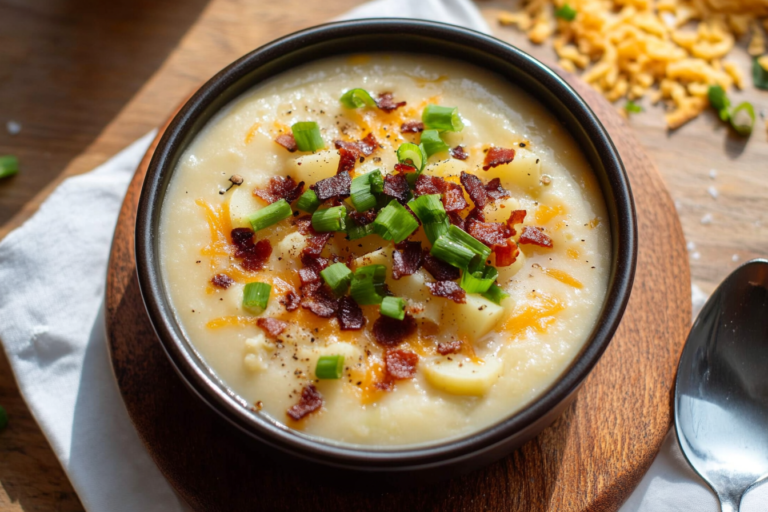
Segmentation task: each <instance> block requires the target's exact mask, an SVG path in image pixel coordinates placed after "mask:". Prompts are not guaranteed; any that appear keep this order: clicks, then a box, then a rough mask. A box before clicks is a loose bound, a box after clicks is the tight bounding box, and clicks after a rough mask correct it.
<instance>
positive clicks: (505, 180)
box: [482, 149, 541, 190]
mask: <svg viewBox="0 0 768 512" xmlns="http://www.w3.org/2000/svg"><path fill="white" fill-rule="evenodd" d="M486 172H487V174H485V173H484V174H483V175H482V176H483V179H484V180H490V179H493V178H500V179H501V183H502V185H504V186H510V185H518V186H520V187H522V188H523V189H525V190H530V189H537V188H538V187H539V186H541V183H540V181H541V160H540V159H539V157H538V156H536V153H534V152H533V151H528V150H527V149H517V150H516V151H515V159H514V160H512V161H511V162H510V163H508V164H502V165H499V166H497V167H492V168H491V169H488V171H486Z"/></svg>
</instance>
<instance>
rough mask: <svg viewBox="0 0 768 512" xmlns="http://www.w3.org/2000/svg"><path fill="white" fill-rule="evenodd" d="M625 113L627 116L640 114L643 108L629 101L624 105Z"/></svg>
mask: <svg viewBox="0 0 768 512" xmlns="http://www.w3.org/2000/svg"><path fill="white" fill-rule="evenodd" d="M624 111H625V112H626V113H627V114H639V113H640V112H642V111H643V107H641V106H640V105H638V104H637V103H635V102H634V101H632V100H629V101H628V102H626V103H625V104H624Z"/></svg>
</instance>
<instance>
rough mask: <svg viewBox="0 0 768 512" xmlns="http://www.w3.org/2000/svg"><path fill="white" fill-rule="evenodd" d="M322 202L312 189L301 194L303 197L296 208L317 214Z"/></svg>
mask: <svg viewBox="0 0 768 512" xmlns="http://www.w3.org/2000/svg"><path fill="white" fill-rule="evenodd" d="M321 204H322V202H321V201H320V199H318V198H317V194H315V191H314V190H312V189H310V190H307V191H306V192H304V193H303V194H301V197H300V198H299V200H298V201H297V202H296V208H297V209H299V210H301V211H303V212H307V213H315V210H317V209H318V208H319V207H320V205H321Z"/></svg>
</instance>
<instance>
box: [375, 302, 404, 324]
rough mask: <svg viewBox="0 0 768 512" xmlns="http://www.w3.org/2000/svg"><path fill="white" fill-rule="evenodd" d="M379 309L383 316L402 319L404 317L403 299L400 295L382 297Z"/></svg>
mask: <svg viewBox="0 0 768 512" xmlns="http://www.w3.org/2000/svg"><path fill="white" fill-rule="evenodd" d="M380 310H381V314H382V315H384V316H388V317H390V318H394V319H396V320H402V319H404V318H405V301H404V300H403V299H401V298H400V297H384V300H382V301H381V309H380Z"/></svg>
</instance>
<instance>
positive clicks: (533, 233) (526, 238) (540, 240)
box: [518, 226, 552, 248]
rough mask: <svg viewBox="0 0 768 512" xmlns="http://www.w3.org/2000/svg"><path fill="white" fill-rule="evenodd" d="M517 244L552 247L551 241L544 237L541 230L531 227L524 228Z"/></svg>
mask: <svg viewBox="0 0 768 512" xmlns="http://www.w3.org/2000/svg"><path fill="white" fill-rule="evenodd" d="M518 243H519V244H532V245H538V246H539V247H548V248H551V247H552V239H551V238H549V237H548V236H547V235H545V234H544V233H543V232H542V231H541V229H539V228H535V227H532V226H525V228H524V229H523V234H522V235H520V240H519V241H518Z"/></svg>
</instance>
